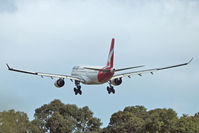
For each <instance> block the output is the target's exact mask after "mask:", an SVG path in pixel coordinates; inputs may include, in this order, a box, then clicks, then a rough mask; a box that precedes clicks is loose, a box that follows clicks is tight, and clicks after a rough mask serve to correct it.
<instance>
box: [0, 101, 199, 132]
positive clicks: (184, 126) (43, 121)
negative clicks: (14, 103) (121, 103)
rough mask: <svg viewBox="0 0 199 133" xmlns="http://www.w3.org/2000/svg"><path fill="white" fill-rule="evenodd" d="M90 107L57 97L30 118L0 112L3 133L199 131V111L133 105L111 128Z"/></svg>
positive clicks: (119, 114)
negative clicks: (183, 112)
mask: <svg viewBox="0 0 199 133" xmlns="http://www.w3.org/2000/svg"><path fill="white" fill-rule="evenodd" d="M101 125H102V123H101V121H100V119H99V118H96V117H94V116H93V112H92V111H91V110H90V109H89V108H88V107H87V106H85V107H82V108H79V107H77V106H76V105H72V104H64V103H62V102H61V101H60V100H57V99H56V100H53V101H52V102H50V103H49V104H44V105H43V106H41V107H39V108H37V109H36V110H35V114H34V119H33V120H32V121H29V119H28V116H27V114H26V113H24V112H19V111H17V112H16V111H15V110H8V111H3V112H0V133H143V132H145V133H198V132H199V112H198V113H196V114H195V115H194V116H189V115H183V116H181V117H178V116H177V113H176V112H175V111H174V110H173V109H165V108H163V109H159V108H157V109H153V110H149V111H147V109H146V108H145V107H144V106H129V107H126V108H124V110H123V111H118V112H116V113H113V114H112V116H111V118H110V122H109V124H108V126H107V127H104V128H100V126H101Z"/></svg>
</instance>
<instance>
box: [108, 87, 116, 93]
mask: <svg viewBox="0 0 199 133" xmlns="http://www.w3.org/2000/svg"><path fill="white" fill-rule="evenodd" d="M107 91H108V94H110V93H113V94H115V89H114V88H113V86H111V87H109V86H107Z"/></svg>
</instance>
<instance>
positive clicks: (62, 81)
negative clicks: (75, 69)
mask: <svg viewBox="0 0 199 133" xmlns="http://www.w3.org/2000/svg"><path fill="white" fill-rule="evenodd" d="M64 84H65V81H64V79H61V78H60V79H58V80H57V81H56V82H55V83H54V85H55V86H56V87H57V88H61V87H63V86H64Z"/></svg>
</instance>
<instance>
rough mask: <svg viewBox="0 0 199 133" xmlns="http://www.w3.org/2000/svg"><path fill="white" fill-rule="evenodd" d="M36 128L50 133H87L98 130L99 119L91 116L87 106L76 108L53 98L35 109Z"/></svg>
mask: <svg viewBox="0 0 199 133" xmlns="http://www.w3.org/2000/svg"><path fill="white" fill-rule="evenodd" d="M34 116H35V120H34V121H36V122H37V123H38V124H37V126H38V128H40V129H41V130H43V131H44V132H51V133H72V132H75V133H79V132H80V133H87V132H91V131H99V130H100V126H101V122H100V119H98V118H95V117H93V112H91V111H90V110H89V108H88V107H83V108H78V107H77V106H76V105H70V104H67V105H65V104H63V103H61V101H59V100H54V101H52V102H51V103H50V104H48V105H47V104H46V105H43V106H42V107H40V108H38V109H36V110H35V115H34Z"/></svg>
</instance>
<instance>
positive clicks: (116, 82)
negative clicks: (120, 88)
mask: <svg viewBox="0 0 199 133" xmlns="http://www.w3.org/2000/svg"><path fill="white" fill-rule="evenodd" d="M121 83H122V78H116V79H113V80H111V84H112V85H115V86H117V85H120V84H121Z"/></svg>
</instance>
